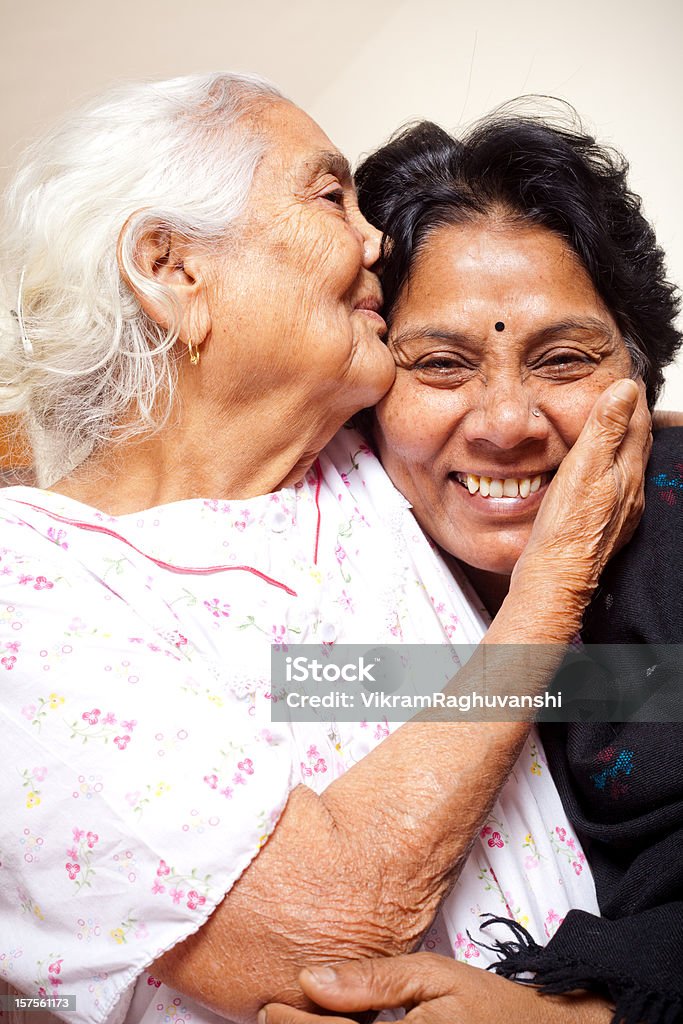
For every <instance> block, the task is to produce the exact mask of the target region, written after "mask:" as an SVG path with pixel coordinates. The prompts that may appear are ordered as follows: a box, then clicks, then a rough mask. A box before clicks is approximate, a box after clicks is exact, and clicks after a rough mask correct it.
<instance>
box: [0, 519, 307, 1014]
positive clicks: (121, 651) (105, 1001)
mask: <svg viewBox="0 0 683 1024" xmlns="http://www.w3.org/2000/svg"><path fill="white" fill-rule="evenodd" d="M0 545H2V546H1V547H0V556H1V557H0V724H1V728H2V753H3V762H4V766H3V770H2V772H1V773H0V794H1V795H0V799H1V802H2V820H1V822H0V976H1V977H4V979H5V980H6V981H7V982H9V983H10V984H11V985H13V986H14V987H15V988H17V989H18V990H19V991H21V992H23V993H26V994H28V995H45V996H59V995H64V994H70V995H75V996H76V1011H75V1012H73V1013H72V1012H66V1013H64V1014H63V1019H64V1020H68V1021H71V1022H79V1021H84V1022H85V1021H88V1022H96V1024H99V1022H100V1021H104V1020H106V1019H107V1018H108V1017H110V1016H111V1015H112V1014H113V1012H114V1009H115V1007H116V1004H117V1003H118V1002H119V1000H121V997H122V995H123V994H124V993H125V992H126V990H127V989H129V988H130V987H131V986H132V985H133V983H134V982H135V979H136V977H137V976H138V975H139V974H140V972H141V971H142V970H143V969H144V968H145V967H146V966H148V965H149V964H150V963H151V962H152V961H153V960H154V959H156V958H157V957H158V956H159V955H160V954H161V953H162V952H164V951H166V950H167V949H169V948H170V947H172V946H173V945H175V944H176V943H177V942H179V941H181V940H182V939H184V938H185V937H187V936H188V935H189V934H191V933H193V932H195V931H197V929H199V928H200V927H201V925H202V924H203V923H204V922H205V921H206V919H207V918H208V916H209V915H210V914H211V912H212V911H213V910H214V908H215V907H216V906H217V904H218V903H220V902H221V900H222V899H223V897H224V896H225V894H226V892H228V890H229V889H230V887H231V886H232V884H233V883H234V881H235V880H236V879H237V878H238V877H239V875H240V874H241V873H242V872H243V871H244V869H245V868H246V867H247V865H248V864H249V863H250V861H251V860H252V858H254V857H255V856H256V854H257V853H258V850H259V848H260V847H261V846H262V845H263V843H264V842H265V840H266V838H267V836H268V835H269V833H270V832H271V831H272V829H273V828H274V826H275V824H276V822H277V820H278V817H279V815H280V813H281V811H282V809H283V807H284V805H285V803H286V801H287V797H288V795H289V792H290V790H291V789H292V788H293V781H292V779H293V771H292V751H291V734H289V733H288V731H287V727H286V726H273V725H271V723H270V716H269V713H268V710H267V708H266V707H264V708H262V709H260V708H259V706H258V702H257V701H256V700H255V697H254V694H243V695H241V696H240V694H239V692H238V691H237V690H233V689H231V688H230V686H224V685H221V682H220V678H219V677H220V673H213V672H212V671H211V670H210V667H209V666H208V665H207V664H206V663H204V662H202V661H201V659H197V658H196V657H195V658H193V657H191V656H190V655H188V654H187V653H185V651H186V644H184V641H185V638H184V637H180V636H179V635H178V634H176V635H175V636H173V635H169V636H167V637H165V638H164V637H163V636H160V633H159V630H158V629H157V628H155V626H154V625H151V624H149V623H146V622H144V621H142V620H141V618H140V616H139V615H138V614H136V613H134V612H133V611H132V610H131V608H130V607H128V606H127V604H126V602H125V601H123V600H121V598H120V595H117V593H116V592H115V589H114V588H113V587H109V586H107V585H106V584H105V583H104V582H103V581H102V580H101V579H97V578H95V577H94V576H92V575H89V574H88V572H87V571H85V569H84V568H83V567H82V566H78V565H77V566H76V569H74V566H73V564H72V563H70V562H69V560H68V559H67V558H66V557H64V558H60V557H59V555H60V552H59V550H58V548H55V547H54V546H53V547H52V550H54V551H55V557H54V559H52V558H51V556H50V552H49V551H48V553H47V557H46V549H47V548H50V545H47V544H45V543H43V545H42V547H41V546H40V545H39V544H38V541H34V540H33V539H32V533H31V530H30V528H27V527H26V526H25V525H22V524H17V523H12V522H8V521H5V522H3V523H2V539H1V540H0ZM27 550H28V551H29V552H31V551H33V552H34V553H33V554H30V553H29V554H26V553H25V552H26V551H27ZM17 551H21V552H22V554H21V555H17V554H16V552H17ZM228 676H229V672H228ZM266 696H267V694H266ZM264 704H267V701H266V700H265V698H264ZM123 1001H124V1002H125V1000H123ZM56 1012H57V1013H58V1014H59V1010H56Z"/></svg>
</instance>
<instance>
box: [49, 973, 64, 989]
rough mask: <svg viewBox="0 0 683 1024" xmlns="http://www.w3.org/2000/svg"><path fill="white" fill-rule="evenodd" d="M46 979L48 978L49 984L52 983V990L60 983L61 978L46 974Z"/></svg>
mask: <svg viewBox="0 0 683 1024" xmlns="http://www.w3.org/2000/svg"><path fill="white" fill-rule="evenodd" d="M48 980H49V982H50V984H51V985H52V990H53V992H54V990H55V989H56V988H57V986H58V985H61V984H62V979H61V978H57V977H56V976H55V975H54V974H48Z"/></svg>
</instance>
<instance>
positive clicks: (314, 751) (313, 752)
mask: <svg viewBox="0 0 683 1024" xmlns="http://www.w3.org/2000/svg"><path fill="white" fill-rule="evenodd" d="M306 757H307V758H308V760H309V761H313V759H314V758H315V759H317V758H319V757H320V754H319V752H318V748H317V747H316V746H315V744H312V745H311V746H310V747H309V748H308V750H307V751H306Z"/></svg>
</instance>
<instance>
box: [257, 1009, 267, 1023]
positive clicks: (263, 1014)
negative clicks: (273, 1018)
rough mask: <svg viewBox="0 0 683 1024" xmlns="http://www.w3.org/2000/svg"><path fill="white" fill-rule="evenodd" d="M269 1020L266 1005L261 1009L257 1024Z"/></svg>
mask: <svg viewBox="0 0 683 1024" xmlns="http://www.w3.org/2000/svg"><path fill="white" fill-rule="evenodd" d="M267 1020H268V1014H267V1012H266V1008H265V1006H264V1007H263V1009H262V1010H259V1012H258V1017H257V1018H256V1021H257V1024H266V1021H267Z"/></svg>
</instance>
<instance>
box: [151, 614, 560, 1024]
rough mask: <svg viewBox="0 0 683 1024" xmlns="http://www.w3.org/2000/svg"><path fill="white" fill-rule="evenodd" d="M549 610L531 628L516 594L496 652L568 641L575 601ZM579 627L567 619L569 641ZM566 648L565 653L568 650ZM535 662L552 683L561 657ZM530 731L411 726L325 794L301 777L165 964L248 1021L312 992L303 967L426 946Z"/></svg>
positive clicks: (477, 665)
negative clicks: (230, 883) (236, 874)
mask: <svg viewBox="0 0 683 1024" xmlns="http://www.w3.org/2000/svg"><path fill="white" fill-rule="evenodd" d="M563 600H564V599H563ZM537 603H538V602H537ZM546 611H547V614H545V615H543V616H540V614H538V612H537V614H536V615H535V616H533V617H532V618H534V619H535V621H534V622H533V625H531V624H530V616H529V609H528V608H527V609H525V610H524V611H519V612H518V611H517V610H516V603H515V601H512V602H510V603H509V605H508V607H507V608H504V609H502V610H501V614H500V616H499V619H498V620H497V622H496V623H495V624H494V626H493V627H492V628H491V630H490V632H489V634H488V635H487V638H486V640H487V644H486V646H487V647H488V652H487V654H486V657H487V661H488V662H490V658H491V654H492V652H494V648H492V647H491V644H492V643H500V644H504V643H505V644H507V643H510V642H511V641H512V640H513V639H515V638H516V639H518V640H523V641H526V642H529V643H531V642H533V641H536V642H537V643H543V642H546V641H549V640H556V639H557V637H558V632H559V633H561V632H562V630H561V629H560V628H559V627H558V624H557V621H556V618H557V616H558V615H560V611H562V615H560V618H562V617H564V619H565V620H566V621H568V622H571V623H573V611H572V610H571V609H570V608H569V607H568V606H567V607H563V609H562V610H560V608H559V607H557V608H553V609H552V610H551V609H550V602H548V601H546ZM577 614H578V613H577ZM572 629H573V625H569V626H566V627H565V629H564V632H565V634H566V637H565V638H566V639H569V637H570V636H571V634H572ZM495 650H496V653H497V650H498V649H495ZM500 650H501V651H502V650H503V648H500ZM504 650H505V651H506V652H507V656H508V658H511V657H513V656H514V653H515V652H514V651H513V650H511V649H510V648H504ZM518 650H519V651H521V652H522V653H526V652H525V649H524V648H518ZM544 650H548V651H550V648H544ZM555 651H556V652H557V653H556V655H554V658H555V660H556V659H559V658H560V657H561V653H562V648H561V647H556V648H555ZM551 656H552V655H551ZM527 660H528V659H527ZM532 661H533V666H532V668H531V669H530V671H531V672H532V674H535V684H536V685H538V686H541V685H543V683H544V682H545V681H546V680H547V678H548V677H549V675H550V674H551V673H552V668H554V664H553V665H551V664H550V663H549V662H547V663H545V664H543V663H542V662H541V660H540V659H539V658H537V657H536V658H534V659H532ZM482 666H483V657H482V653H480V652H479V651H478V652H476V653H475V656H474V657H473V659H472V660H471V662H470V663H469V665H468V666H466V668H465V669H464V670H462V672H463V675H465V677H466V680H467V685H468V686H472V687H476V686H477V684H478V682H480V679H481V675H480V673H481V671H482ZM527 668H528V666H527ZM527 731H528V725H527V724H526V723H519V722H518V723H510V722H494V723H485V724H484V723H481V724H474V723H453V722H443V723H434V724H432V723H426V722H414V723H408V724H406V725H405V726H403V727H402V728H401V729H399V730H398V731H397V732H396V733H394V734H393V735H392V736H390V737H389V738H388V739H387V740H385V741H384V742H383V743H382V744H381V745H380V746H379V747H378V748H376V749H375V750H374V751H373V752H372V753H371V754H370V755H368V756H367V757H366V758H364V759H363V760H362V761H361V762H359V763H358V764H357V765H355V766H354V767H353V768H352V769H351V770H350V771H349V772H347V773H346V774H345V775H344V776H342V777H341V778H340V779H337V780H336V781H335V782H334V783H332V785H330V786H329V787H328V789H327V790H325V791H324V792H323V794H322V795H321V796H316V795H315V794H314V793H313V792H312V791H311V790H309V789H307V788H306V787H303V786H301V787H299V788H298V789H296V790H295V791H294V792H293V793H292V795H291V797H290V800H289V801H288V804H287V807H286V809H285V812H284V814H283V816H282V818H281V820H280V822H279V823H278V825H277V827H276V829H275V831H274V833H273V835H272V836H271V838H270V840H269V841H268V843H267V845H266V846H265V848H264V849H263V850H262V851H261V853H260V854H259V856H258V857H257V858H256V859H255V860H254V861H253V862H252V864H251V866H250V867H249V868H248V870H247V871H246V872H245V873H244V875H243V876H242V878H240V880H239V881H238V882H237V883H236V884H235V886H234V887H233V889H232V890H231V892H230V894H229V896H228V898H227V899H226V900H225V901H224V902H223V904H222V905H221V907H220V908H219V909H218V911H216V913H215V914H214V915H213V917H212V918H211V919H210V920H209V922H207V924H206V925H205V926H204V928H203V929H201V931H200V933H198V934H197V935H196V936H195V937H193V938H191V939H189V940H187V941H186V942H184V943H183V944H182V945H180V946H179V947H177V948H176V949H175V950H172V951H171V952H170V953H169V954H167V956H166V957H164V958H163V960H162V961H160V962H159V963H158V964H157V965H156V966H155V968H154V973H155V974H156V975H157V976H159V977H162V978H164V980H167V981H168V982H169V983H170V984H172V985H173V986H174V987H176V988H179V989H180V990H181V991H184V992H187V993H188V994H190V995H192V996H193V997H195V998H198V999H199V1000H200V1001H202V1002H205V1003H206V1004H208V1005H210V1006H211V1007H212V1008H214V1009H217V1010H218V1011H219V1012H222V1013H224V1014H225V1015H229V1016H231V1017H234V1018H236V1019H238V1020H249V1019H253V1017H254V1016H255V1014H256V1013H257V1011H258V1009H259V1007H260V1006H261V1005H262V1004H263V1003H264V1002H266V1001H268V1000H273V999H276V1000H284V1001H287V1002H293V1003H297V1002H299V1003H300V1002H301V999H302V997H301V994H300V992H299V989H298V982H297V972H298V969H299V967H300V965H301V964H302V963H306V962H308V963H312V962H325V961H326V960H327V961H329V960H336V959H339V958H340V957H353V958H355V957H360V956H378V955H379V956H386V955H391V954H395V953H402V952H406V951H409V950H412V949H414V948H415V946H416V944H417V943H418V941H419V939H420V937H421V935H422V933H423V932H424V931H425V929H426V928H427V927H428V926H429V924H430V923H431V921H432V919H433V916H434V914H435V913H436V910H437V909H438V906H439V904H440V902H441V900H442V899H443V898H444V896H445V895H446V893H447V892H448V890H449V888H450V887H451V885H452V884H453V883H454V881H455V880H456V878H457V876H458V873H459V870H460V867H461V866H462V864H463V862H464V860H465V858H466V856H467V853H468V851H469V847H470V844H471V842H472V839H473V837H474V836H475V834H476V832H477V830H478V827H479V825H480V823H481V821H482V819H483V818H484V817H485V815H486V812H487V810H488V809H489V807H490V806H491V804H492V803H493V801H494V800H495V797H496V795H497V793H498V791H499V790H500V788H501V786H502V784H503V782H504V780H505V778H506V777H507V774H508V772H509V770H510V768H511V767H512V765H513V764H514V761H515V760H516V757H517V753H518V750H519V748H520V746H521V744H522V743H523V741H524V738H525V736H526V734H527ZM245 965H249V967H248V969H247V968H246V967H245Z"/></svg>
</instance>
